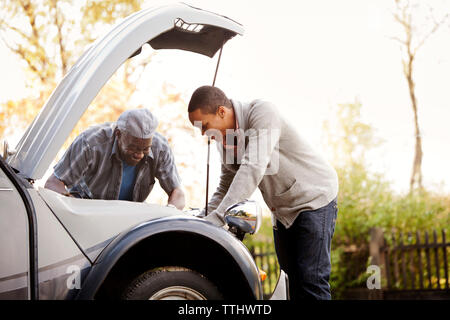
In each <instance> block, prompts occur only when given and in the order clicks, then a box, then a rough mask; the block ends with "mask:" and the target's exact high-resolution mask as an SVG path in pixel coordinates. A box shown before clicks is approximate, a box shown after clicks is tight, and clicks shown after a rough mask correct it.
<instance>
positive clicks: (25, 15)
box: [0, 0, 203, 205]
mask: <svg viewBox="0 0 450 320" xmlns="http://www.w3.org/2000/svg"><path fill="white" fill-rule="evenodd" d="M141 2H142V0H108V1H93V0H84V1H71V0H58V1H57V0H2V2H0V36H1V39H2V40H3V42H4V43H5V44H6V46H7V47H8V48H9V49H10V50H11V51H12V52H13V53H15V54H16V55H17V56H18V57H19V58H20V60H21V61H22V62H23V65H24V68H25V70H26V71H27V75H28V79H27V86H28V87H29V88H35V89H34V90H32V91H31V95H30V96H26V97H24V98H21V99H18V100H10V101H7V102H6V103H4V104H2V105H0V136H4V135H10V134H13V133H14V132H15V131H17V130H19V129H24V127H25V126H26V125H28V124H29V123H31V121H32V120H33V119H34V117H35V116H36V114H37V113H38V112H39V110H40V109H41V108H42V106H43V105H44V103H45V101H46V100H47V98H48V97H49V95H50V94H51V92H52V91H53V89H54V88H55V86H56V84H57V83H58V82H59V81H60V80H61V78H62V77H63V76H64V75H65V74H66V72H67V71H68V70H69V68H70V67H71V66H72V65H73V64H74V63H75V61H76V59H77V58H78V57H79V56H80V55H81V54H82V52H83V51H84V49H85V48H86V47H87V45H89V44H90V43H91V42H92V41H94V40H95V39H96V38H98V37H99V36H101V34H102V33H103V32H104V31H106V29H107V28H109V27H110V25H112V24H114V23H116V22H118V21H119V20H120V19H122V18H124V17H126V16H128V15H129V14H131V13H132V12H135V11H138V10H139V9H140V8H141ZM144 51H145V50H143V53H141V54H140V55H138V56H136V57H133V58H132V59H128V60H127V61H126V62H125V63H124V64H123V65H122V66H121V67H120V68H119V69H118V70H117V71H116V73H115V74H114V76H113V77H112V78H111V79H110V80H109V81H108V83H107V84H106V85H105V86H104V87H103V88H102V89H101V91H100V92H99V94H98V95H97V97H96V98H95V99H94V101H92V103H91V105H90V106H89V108H88V109H87V110H86V112H85V113H84V115H83V116H82V117H81V119H80V121H79V122H78V123H77V125H76V127H75V128H74V130H73V131H72V133H71V134H70V136H69V137H68V139H67V140H66V142H65V144H64V146H63V148H62V150H60V152H59V154H58V156H57V158H59V157H60V156H61V155H62V153H63V151H64V149H66V148H67V147H68V145H69V144H70V143H71V142H72V141H73V140H74V138H75V137H76V136H77V135H78V134H79V133H80V132H81V131H83V130H84V129H86V128H87V127H88V126H90V125H92V124H97V123H102V122H107V121H115V120H117V118H118V116H119V115H120V114H121V113H122V112H123V111H125V110H126V109H127V108H130V107H134V108H140V107H148V108H149V109H150V110H151V111H152V112H158V109H160V108H162V107H163V106H164V109H165V110H166V111H167V108H171V112H170V115H171V118H170V121H166V122H163V121H160V125H159V127H158V129H157V130H158V131H159V132H161V133H162V134H163V135H164V136H166V137H167V138H168V140H169V144H171V146H173V142H174V140H175V135H176V134H177V135H178V136H177V138H178V137H179V136H182V137H183V139H185V140H188V141H185V142H184V143H185V145H188V146H191V148H190V149H189V150H188V151H186V152H188V153H190V154H189V155H187V154H181V156H180V158H181V160H180V159H179V158H178V157H176V161H177V167H178V169H179V173H180V175H181V176H183V171H184V170H187V168H189V170H190V171H192V168H193V170H194V174H192V173H191V174H190V176H194V178H192V179H187V180H186V181H183V182H184V184H183V186H184V187H185V189H186V191H187V192H186V200H187V203H190V204H191V205H200V204H201V203H202V199H203V197H202V196H201V191H202V189H200V188H199V186H198V185H196V184H197V183H198V182H199V181H198V180H197V179H196V178H195V177H198V176H201V175H200V174H198V171H199V170H200V168H199V163H200V162H199V161H198V156H199V155H198V154H195V151H194V150H195V149H196V148H197V147H198V145H199V144H200V143H201V140H200V139H201V138H200V139H199V138H198V137H196V136H195V135H194V130H193V128H192V127H191V125H190V123H189V121H188V119H187V115H186V110H187V107H186V102H185V101H184V99H183V97H182V96H181V94H180V93H179V92H176V90H174V89H173V88H171V87H170V85H167V84H165V85H163V87H162V88H161V90H160V96H159V101H158V103H157V104H156V105H152V106H147V105H145V103H139V102H138V103H134V102H132V101H133V96H134V95H135V94H136V93H139V88H138V87H139V80H140V79H141V76H142V75H143V74H144V73H145V72H146V70H148V68H150V67H151V66H150V65H151V61H152V57H153V55H154V54H155V52H154V51H150V53H148V54H145V53H144ZM152 89H155V88H152ZM141 93H142V92H141ZM143 100H145V98H144V99H143ZM180 131H181V133H180ZM195 173H197V174H195ZM161 202H163V201H162V200H161Z"/></svg>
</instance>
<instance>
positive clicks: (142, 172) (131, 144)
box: [45, 109, 185, 210]
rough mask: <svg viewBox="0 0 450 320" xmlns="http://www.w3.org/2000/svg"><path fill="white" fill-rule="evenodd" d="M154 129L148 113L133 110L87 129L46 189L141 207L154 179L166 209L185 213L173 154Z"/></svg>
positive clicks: (62, 161)
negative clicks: (81, 194)
mask: <svg viewBox="0 0 450 320" xmlns="http://www.w3.org/2000/svg"><path fill="white" fill-rule="evenodd" d="M157 125H158V120H157V119H156V117H154V116H153V115H152V114H151V113H150V111H148V110H147V109H134V110H127V111H125V112H124V113H122V114H121V115H120V117H119V119H118V120H117V122H113V123H103V124H100V125H96V126H93V127H90V128H88V129H87V130H86V131H84V132H82V133H81V134H80V135H79V136H78V137H77V138H76V139H75V140H74V141H73V143H72V144H71V145H70V147H69V148H68V149H67V151H66V153H65V154H64V156H63V157H62V159H61V160H60V161H59V162H58V163H57V164H56V166H55V167H54V172H53V174H52V175H51V176H50V178H49V179H48V180H47V182H46V183H45V187H46V188H48V189H51V190H54V191H56V192H59V193H61V194H65V195H71V194H77V193H78V194H79V193H83V194H84V195H85V196H87V197H88V198H92V199H105V200H128V201H136V202H142V201H144V200H145V199H146V198H147V196H148V195H149V194H150V192H151V190H152V189H153V186H154V184H155V178H157V179H158V181H159V183H160V185H161V187H162V188H163V189H164V191H165V192H166V193H167V195H168V196H169V199H168V205H170V206H175V207H176V208H178V209H180V210H181V209H183V208H184V204H185V200H184V193H183V191H182V189H181V185H180V177H179V175H178V171H177V168H176V165H175V160H174V157H173V154H172V150H171V149H170V147H169V144H168V142H167V139H166V138H164V137H163V136H162V135H161V134H160V133H158V132H155V129H156V127H157ZM66 188H67V189H66ZM67 190H69V192H67Z"/></svg>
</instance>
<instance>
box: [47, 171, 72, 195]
mask: <svg viewBox="0 0 450 320" xmlns="http://www.w3.org/2000/svg"><path fill="white" fill-rule="evenodd" d="M44 188H46V189H50V190H53V191H56V192H58V193H61V194H64V195H68V193H67V190H66V185H65V184H64V182H62V181H61V180H59V179H58V178H57V177H56V176H55V175H54V174H52V175H51V176H50V177H49V178H48V179H47V181H46V182H45V185H44Z"/></svg>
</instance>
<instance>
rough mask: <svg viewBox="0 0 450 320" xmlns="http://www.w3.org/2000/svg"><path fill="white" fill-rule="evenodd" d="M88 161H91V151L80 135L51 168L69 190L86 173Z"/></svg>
mask: <svg viewBox="0 0 450 320" xmlns="http://www.w3.org/2000/svg"><path fill="white" fill-rule="evenodd" d="M89 159H92V157H91V149H90V147H89V145H88V144H87V142H86V140H85V139H84V136H83V134H81V135H79V136H78V137H77V138H76V139H75V140H74V141H73V142H72V144H71V145H70V147H69V148H68V149H67V150H66V152H65V153H64V155H63V157H62V158H61V159H60V160H59V161H58V163H57V164H56V165H55V166H54V167H53V169H54V172H53V174H54V175H55V176H56V178H58V179H59V180H61V181H62V182H64V184H65V185H66V186H67V187H69V188H70V187H72V186H74V185H75V184H77V183H78V182H79V181H80V180H81V178H82V177H83V176H84V175H85V173H86V172H87V171H88V169H89V164H90V161H89Z"/></svg>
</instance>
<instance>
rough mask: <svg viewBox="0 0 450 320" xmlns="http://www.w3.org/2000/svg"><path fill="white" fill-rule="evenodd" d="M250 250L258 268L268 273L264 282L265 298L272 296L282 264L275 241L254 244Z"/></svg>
mask: <svg viewBox="0 0 450 320" xmlns="http://www.w3.org/2000/svg"><path fill="white" fill-rule="evenodd" d="M249 250H250V253H251V254H252V256H253V259H254V260H255V262H256V265H257V266H258V268H259V269H261V270H263V271H264V272H266V274H267V278H266V280H264V281H263V283H262V285H263V293H264V297H265V298H267V297H270V296H271V295H272V293H273V291H274V290H275V286H276V284H277V281H278V277H279V275H280V266H279V265H278V259H277V255H276V253H275V249H274V247H273V243H269V242H260V243H256V244H254V245H252V246H251V247H250V248H249Z"/></svg>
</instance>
